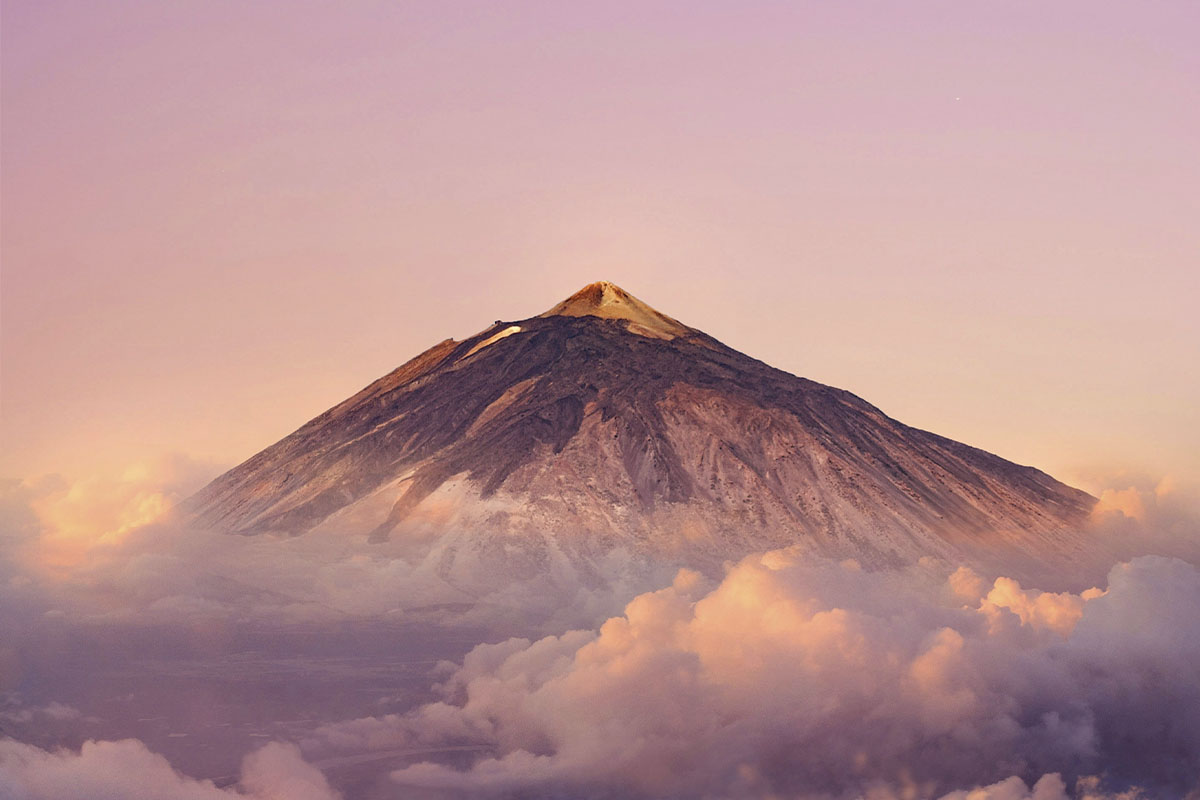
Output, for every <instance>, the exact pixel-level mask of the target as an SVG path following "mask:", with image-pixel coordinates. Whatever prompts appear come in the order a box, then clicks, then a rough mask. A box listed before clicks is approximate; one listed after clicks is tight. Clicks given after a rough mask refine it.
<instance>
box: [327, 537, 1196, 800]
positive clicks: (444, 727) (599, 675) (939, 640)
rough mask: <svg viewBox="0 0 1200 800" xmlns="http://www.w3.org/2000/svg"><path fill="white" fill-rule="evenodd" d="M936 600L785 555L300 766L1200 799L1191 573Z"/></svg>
mask: <svg viewBox="0 0 1200 800" xmlns="http://www.w3.org/2000/svg"><path fill="white" fill-rule="evenodd" d="M927 579H928V575H927V574H924V573H923V572H922V571H921V570H920V569H916V570H911V571H908V572H905V573H868V572H864V571H862V570H860V569H859V568H858V567H857V566H856V565H854V564H840V565H839V564H814V563H812V562H811V561H810V560H807V559H801V558H798V557H795V556H792V555H790V554H789V553H787V552H773V553H768V554H765V555H762V556H756V557H752V558H748V559H747V560H745V561H744V562H742V563H741V564H739V565H738V566H736V567H735V568H734V569H732V570H731V571H730V572H729V574H728V575H727V576H726V578H725V579H724V580H723V581H721V582H720V583H719V585H717V586H716V587H715V588H710V587H708V586H707V585H706V582H705V581H704V580H703V579H701V578H700V577H699V576H697V575H695V574H693V573H687V572H684V573H681V574H680V576H679V578H678V579H677V580H676V581H675V583H674V585H672V586H671V587H669V588H666V589H663V590H660V591H657V592H653V593H647V594H644V595H641V596H639V597H638V598H636V599H635V600H634V601H633V602H631V603H630V604H629V606H628V608H627V609H626V611H625V614H624V615H622V616H620V617H614V618H612V619H610V620H608V621H607V622H605V623H604V625H603V626H601V627H600V629H599V630H598V631H595V632H573V633H568V634H565V635H562V636H553V637H547V638H544V639H541V640H539V641H529V640H522V639H514V640H510V641H507V642H504V643H501V644H495V645H481V646H479V647H477V648H476V649H475V650H474V651H473V652H472V653H471V654H470V655H469V656H468V657H467V658H466V659H465V661H464V662H463V663H462V665H461V666H459V667H458V668H457V669H455V670H454V672H453V673H452V674H451V675H450V676H449V677H448V678H447V679H446V680H445V682H444V683H443V684H442V687H441V691H442V693H443V695H444V699H443V700H442V701H440V702H437V703H433V704H429V705H426V706H424V707H422V708H420V709H418V710H415V711H413V712H411V713H409V714H406V715H398V716H393V717H389V718H382V719H364V720H354V721H350V722H346V723H340V724H335V725H329V726H325V727H324V728H321V729H319V730H318V731H316V733H315V734H314V736H313V737H312V738H311V739H310V740H309V741H307V742H306V743H305V744H306V747H307V748H309V749H310V750H312V751H314V752H319V751H322V750H325V749H331V748H334V749H336V748H342V749H346V748H349V749H368V748H372V747H398V746H414V745H426V746H430V745H434V744H438V743H442V744H445V743H449V742H459V743H465V742H470V743H475V744H482V745H487V746H489V747H491V748H492V751H493V752H492V754H491V755H489V756H487V757H485V758H482V759H480V760H478V761H477V762H475V763H474V764H473V765H472V766H470V767H469V768H467V769H457V768H452V767H449V766H445V765H439V764H433V763H425V764H418V765H414V766H410V767H408V768H405V769H402V770H399V771H397V772H396V773H395V774H394V775H393V778H394V780H395V781H396V782H397V783H398V784H400V785H402V786H404V787H406V788H407V789H408V790H409V791H420V790H426V791H436V792H448V793H450V794H451V795H453V796H457V795H462V796H466V795H472V796H474V795H483V796H493V795H504V794H510V793H511V794H514V795H520V796H531V795H544V796H573V797H589V796H595V797H611V796H630V797H731V798H732V797H775V796H783V797H837V798H840V797H846V798H849V797H861V796H867V797H891V796H896V797H900V796H915V797H936V796H939V795H941V794H943V793H948V792H952V791H956V790H958V789H961V787H986V788H984V789H980V790H979V791H980V792H982V794H980V793H978V792H976V793H968V794H965V795H962V794H960V795H954V796H955V797H970V798H972V800H976V799H977V798H1002V797H1004V798H1007V797H1037V798H1039V799H1041V798H1050V797H1058V796H1064V791H1065V790H1064V789H1063V788H1062V787H1063V786H1071V787H1076V788H1078V787H1080V786H1082V787H1084V788H1087V787H1091V790H1092V794H1093V795H1096V796H1099V794H1098V793H1099V792H1101V791H1102V790H1103V791H1109V790H1112V791H1118V790H1119V791H1127V790H1129V789H1130V787H1136V786H1143V787H1149V788H1148V789H1147V790H1148V791H1153V792H1154V793H1155V794H1154V796H1160V794H1161V796H1180V795H1182V794H1184V793H1186V792H1187V791H1188V790H1189V789H1193V788H1195V787H1197V786H1198V785H1200V682H1197V680H1196V673H1195V665H1196V664H1198V663H1200V615H1198V614H1197V611H1198V610H1200V572H1198V571H1197V570H1196V568H1195V567H1193V566H1191V565H1189V564H1186V563H1184V562H1181V561H1178V560H1173V559H1166V558H1162V557H1144V558H1139V559H1135V560H1134V561H1132V562H1129V563H1125V564H1121V565H1118V566H1117V567H1115V568H1114V569H1113V570H1112V572H1111V574H1110V576H1109V581H1108V585H1107V587H1106V588H1105V589H1103V590H1101V589H1097V590H1094V591H1089V592H1084V593H1082V594H1078V595H1069V594H1046V593H1041V592H1037V591H1031V590H1027V589H1024V588H1022V587H1020V586H1019V585H1017V584H1016V583H1015V582H1012V581H1010V580H1008V579H1000V580H997V581H995V582H994V583H992V584H991V585H987V584H986V583H984V582H982V581H979V580H978V579H977V576H974V575H972V574H970V573H967V572H964V571H961V570H960V571H959V572H958V573H955V575H954V576H953V577H952V579H950V580H947V581H946V582H945V583H943V584H941V585H933V584H931V583H930V582H929V581H928V580H927ZM1051 774H1055V775H1058V776H1061V777H1060V778H1047V777H1044V776H1047V775H1051ZM1014 776H1015V777H1014ZM1089 776H1098V777H1089ZM1026 780H1028V781H1030V782H1031V783H1034V784H1035V785H1034V787H1033V788H1032V789H1030V788H1028V786H1027V785H1026V783H1025V782H1024V781H1026ZM1080 780H1083V783H1082V784H1080V783H1079V781H1080ZM1064 781H1066V782H1065V783H1064ZM992 784H995V785H992ZM417 796H419V795H417ZM1080 796H1082V795H1080Z"/></svg>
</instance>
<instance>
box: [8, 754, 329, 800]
mask: <svg viewBox="0 0 1200 800" xmlns="http://www.w3.org/2000/svg"><path fill="white" fill-rule="evenodd" d="M0 797H4V798H6V800H130V798H141V797H145V798H150V797H153V798H155V800H233V799H234V798H241V800H341V795H340V794H338V793H337V792H335V791H334V790H333V789H331V788H330V786H329V783H328V781H326V780H325V777H324V776H323V775H322V774H321V773H320V771H319V770H317V769H316V768H314V767H312V766H311V765H309V764H307V763H305V761H304V760H303V759H302V758H301V757H300V752H299V750H297V749H296V747H295V746H293V745H286V744H280V743H277V742H273V743H271V744H268V745H267V746H266V747H263V748H262V749H260V750H257V751H255V752H253V753H251V754H250V755H248V756H246V759H245V761H244V762H243V764H242V777H241V781H240V782H239V784H238V786H237V787H235V788H230V789H221V788H218V787H217V786H215V785H214V784H213V783H212V781H198V780H194V779H192V778H188V777H185V776H183V775H180V774H179V773H178V772H176V771H175V770H174V769H172V767H171V765H170V764H169V763H168V762H167V760H166V759H165V758H163V757H162V756H160V755H157V754H155V753H152V752H150V751H149V750H148V749H147V748H146V746H145V745H144V744H142V743H141V742H139V741H137V740H135V739H126V740H123V741H118V742H86V743H85V744H84V745H83V747H82V748H81V749H80V751H79V752H73V751H69V750H59V751H55V752H51V751H47V750H42V749H41V748H38V747H33V746H32V745H27V744H22V743H20V742H16V741H13V740H11V739H6V740H0Z"/></svg>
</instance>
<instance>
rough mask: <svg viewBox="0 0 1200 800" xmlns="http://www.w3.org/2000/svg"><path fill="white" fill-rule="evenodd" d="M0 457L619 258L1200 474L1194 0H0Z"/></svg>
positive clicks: (746, 316) (859, 372) (1079, 452)
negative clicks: (1102, 0) (1109, 0)
mask: <svg viewBox="0 0 1200 800" xmlns="http://www.w3.org/2000/svg"><path fill="white" fill-rule="evenodd" d="M2 35H3V43H2V44H3V47H2V55H3V98H2V101H3V130H2V136H3V140H2V143H3V176H2V190H3V191H2V195H3V196H2V202H3V239H2V242H3V253H2V257H3V263H2V268H3V276H2V277H3V286H2V292H3V293H2V319H0V322H2V325H3V337H2V343H0V346H2V376H0V379H2V386H0V388H2V392H3V394H2V407H0V422H2V428H3V446H2V448H0V451H2V455H0V474H3V475H8V476H14V477H20V476H30V475H35V474H38V473H43V472H51V471H62V472H67V473H69V474H79V473H83V472H87V471H94V470H105V469H114V468H118V467H120V466H123V465H125V464H127V463H129V462H131V461H136V460H141V459H147V458H152V457H155V456H157V455H160V454H162V453H166V452H182V453H187V454H190V455H191V456H193V457H196V458H201V459H206V460H210V461H212V462H214V463H215V464H217V465H222V466H226V465H230V464H232V463H234V462H237V461H240V460H242V459H243V458H245V457H247V456H249V455H250V454H252V453H253V452H254V451H256V450H258V449H260V448H261V447H263V446H265V445H267V444H269V443H271V442H272V441H274V440H276V439H278V438H280V437H281V436H283V435H285V434H287V433H288V432H290V431H291V430H293V429H294V428H296V427H297V426H298V425H299V424H301V423H303V422H304V421H305V420H307V419H308V418H310V417H312V416H314V415H316V414H317V413H319V412H320V411H322V410H324V409H325V408H326V407H328V406H330V405H332V404H333V403H335V402H337V401H339V400H341V399H342V398H344V397H345V396H347V395H349V394H351V393H352V392H354V391H355V390H357V389H358V388H360V387H361V386H362V385H364V384H366V383H367V382H369V381H370V380H372V379H374V378H375V377H377V376H378V375H380V374H382V373H384V372H386V371H387V370H389V369H391V368H392V367H394V366H396V365H397V364H399V363H401V362H403V361H405V360H407V359H408V358H409V357H411V356H413V355H415V354H416V353H417V352H419V351H420V350H422V349H424V348H425V347H427V346H429V345H431V344H433V343H434V342H436V341H439V340H441V339H443V338H446V337H448V336H453V337H456V338H462V337H464V336H467V335H470V334H472V333H474V332H476V331H478V330H479V329H481V328H483V327H485V326H486V325H488V324H490V323H491V322H492V320H494V319H496V318H498V317H501V318H505V319H515V318H520V317H524V316H529V315H532V314H535V313H538V312H540V311H542V310H544V309H546V308H548V307H550V306H551V305H553V304H554V303H555V302H557V301H558V300H560V299H562V298H563V297H565V296H566V295H568V294H569V293H571V292H572V291H574V290H576V289H578V288H579V287H580V286H582V285H583V284H585V283H588V282H590V281H593V280H598V279H607V280H612V281H615V282H617V283H619V284H621V285H622V286H623V287H624V288H626V289H627V290H629V291H631V292H633V293H634V294H636V295H638V296H639V297H641V298H642V299H643V300H646V301H647V302H649V303H650V304H652V305H654V306H656V307H657V308H659V309H661V310H663V311H664V312H666V313H668V314H671V315H672V316H675V317H678V318H679V319H681V320H683V321H684V322H686V323H688V324H691V325H694V326H696V327H700V328H703V329H705V330H706V331H708V332H709V333H711V334H713V335H714V336H716V337H717V338H719V339H722V340H723V341H725V342H727V343H728V344H730V345H732V346H734V347H737V348H738V349H740V350H743V351H745V352H747V353H750V354H751V355H754V356H756V357H759V358H761V359H763V360H765V361H767V362H769V363H772V364H774V365H776V366H779V367H782V368H784V369H787V370H789V371H792V372H796V373H798V374H801V375H804V376H806V377H810V378H813V379H815V380H820V381H823V382H826V383H831V384H834V385H837V386H841V387H843V388H846V389H849V390H851V391H854V392H855V393H857V394H859V395H861V396H863V397H865V398H866V399H868V400H869V401H871V402H873V403H875V404H876V405H879V406H880V407H881V408H883V410H885V411H886V412H888V413H889V414H891V415H892V416H895V417H897V418H899V419H901V420H903V421H905V422H908V423H910V424H914V425H917V426H919V427H923V428H928V429H932V430H935V431H937V432H939V433H942V434H945V435H948V436H952V437H954V438H957V439H960V440H964V441H967V442H969V443H971V444H975V445H978V446H981V447H984V448H986V449H989V450H992V451H994V452H997V453H999V454H1001V455H1003V456H1006V457H1008V458H1012V459H1014V460H1017V461H1020V462H1023V463H1033V464H1036V465H1038V466H1041V467H1043V468H1045V469H1047V470H1049V471H1051V472H1053V473H1055V474H1057V475H1059V476H1060V477H1063V478H1064V479H1068V480H1073V481H1075V482H1077V483H1082V484H1084V485H1085V488H1091V487H1087V485H1086V484H1087V481H1088V480H1090V479H1091V478H1090V477H1089V476H1090V475H1092V472H1091V470H1095V469H1109V470H1111V469H1118V468H1128V469H1133V470H1146V471H1149V472H1151V473H1154V474H1161V473H1171V474H1174V475H1177V476H1182V477H1183V478H1184V479H1187V480H1195V479H1198V478H1200V410H1198V409H1200V314H1198V313H1197V304H1198V301H1200V222H1198V220H1200V4H1197V3H1195V2H1193V1H1192V0H1180V1H1179V2H1145V3H1113V4H1097V3H1094V2H1083V1H1082V0H1081V1H1079V2H1054V3H1045V2H961V1H956V2H916V3H865V2H846V3H815V2H814V3H790V4H782V3H780V4H776V3H727V4H716V3H709V2H706V3H646V2H638V3H594V4H583V3H551V2H545V3H502V4H498V3H478V4H465V3H449V2H447V3H442V2H437V3H434V2H429V3H421V4H414V3H389V2H369V3H368V2H363V3H315V2H288V3H282V2H280V3H266V2H262V3H239V2H210V1H208V0H205V2H175V3H152V2H107V3H102V4H101V3H94V2H79V3H64V2H54V1H53V0H37V2H33V1H32V0H31V1H29V2H4V4H3V19H2Z"/></svg>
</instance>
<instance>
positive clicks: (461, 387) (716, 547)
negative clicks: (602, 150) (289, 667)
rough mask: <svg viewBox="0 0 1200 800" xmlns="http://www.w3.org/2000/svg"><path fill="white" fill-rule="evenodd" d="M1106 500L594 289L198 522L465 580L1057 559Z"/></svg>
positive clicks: (414, 384)
mask: <svg viewBox="0 0 1200 800" xmlns="http://www.w3.org/2000/svg"><path fill="white" fill-rule="evenodd" d="M1093 504H1094V499H1093V498H1091V497H1090V496H1088V495H1087V494H1085V493H1083V492H1080V491H1078V490H1075V489H1072V488H1070V487H1068V486H1065V485H1063V484H1062V483H1059V482H1058V481H1056V480H1054V479H1053V478H1051V477H1050V476H1048V475H1046V474H1044V473H1042V472H1039V471H1038V470H1036V469H1033V468H1031V467H1024V466H1018V465H1016V464H1013V463H1011V462H1009V461H1005V460H1004V459H1002V458H999V457H997V456H994V455H991V454H990V453H986V452H984V451H982V450H978V449H976V448H973V447H969V446H967V445H964V444H959V443H958V442H954V441H951V440H949V439H945V438H943V437H940V436H936V435H934V434H931V433H927V432H925V431H921V430H917V429H914V428H910V427H908V426H906V425H904V424H902V423H900V422H897V421H896V420H894V419H891V418H890V417H888V416H887V415H886V414H884V413H883V412H881V411H880V410H879V409H877V408H875V407H874V406H872V405H870V404H869V403H867V402H865V401H864V400H862V399H860V398H858V397H856V396H854V395H852V394H850V393H849V392H845V391H842V390H839V389H835V388H832V387H829V386H824V385H821V384H819V383H814V382H813V381H809V380H806V379H803V378H798V377H796V376H794V375H790V374H787V373H785V372H782V371H780V370H777V369H774V368H772V367H769V366H767V365H766V364H763V363H762V362H760V361H757V360H755V359H753V358H750V357H748V356H746V355H743V354H741V353H739V352H737V351H735V350H732V349H730V348H728V347H726V346H725V345H723V344H721V343H720V342H718V341H716V340H715V339H713V338H712V337H710V336H708V335H706V334H704V333H702V332H701V331H698V330H695V329H693V328H690V327H688V326H686V325H684V324H682V323H680V322H678V321H677V320H674V319H672V318H670V317H668V316H666V315H664V314H661V313H659V312H658V311H656V310H654V309H653V308H651V307H649V306H648V305H646V304H645V303H642V302H641V301H639V300H637V299H636V298H634V297H632V296H631V295H629V294H628V293H626V292H624V291H623V290H621V289H620V288H619V287H616V286H614V285H612V284H610V283H596V284H592V285H590V286H587V287H585V288H584V289H582V290H581V291H580V292H578V293H576V294H575V295H573V296H571V297H570V298H568V299H567V300H565V301H563V302H562V303H560V304H558V305H557V306H555V307H554V308H552V309H551V310H550V311H548V312H546V313H545V314H542V315H540V316H538V317H533V318H531V319H525V320H519V321H498V322H496V324H494V325H493V326H491V327H490V328H488V329H486V330H484V331H482V332H481V333H479V334H477V335H476V336H473V337H471V338H469V339H467V340H466V341H461V342H458V341H453V340H446V341H444V342H441V343H440V344H437V345H435V346H433V347H432V348H430V349H429V350H427V351H426V352H424V353H422V354H421V355H419V356H417V357H416V358H414V359H413V360H412V361H410V362H408V363H407V364H405V365H403V366H401V367H400V368H398V369H396V370H395V371H394V372H392V373H390V374H388V375H386V376H384V377H382V378H380V379H379V380H378V381H376V382H374V383H372V384H371V385H370V386H368V387H366V388H365V389H363V390H362V391H361V392H359V393H358V394H356V395H354V396H353V397H351V398H349V399H348V400H346V401H345V402H343V403H341V404H340V405H337V406H335V407H334V408H332V409H330V410H329V411H326V412H325V413H324V414H322V415H321V416H319V417H317V418H316V419H314V420H312V421H311V422H309V423H308V424H306V425H304V426H303V427H302V428H300V429H299V430H298V431H296V432H295V433H293V434H292V435H290V436H288V437H287V438H285V439H283V440H282V441H280V442H278V443H277V444H275V445H272V446H271V447H269V448H267V449H266V450H264V451H262V452H261V453H259V454H257V455H255V456H254V457H253V458H251V459H249V460H248V461H246V462H245V463H243V464H241V465H240V466H238V467H236V468H234V469H232V470H230V471H229V472H228V473H226V474H225V475H222V476H221V477H220V478H218V479H217V480H215V481H214V482H213V483H212V484H210V485H209V486H208V487H206V488H205V489H204V490H202V491H201V492H200V493H199V494H197V495H196V496H195V497H193V498H192V499H191V500H190V501H189V502H188V504H187V509H188V513H190V514H191V515H192V518H193V520H194V521H196V522H197V523H199V524H201V525H204V526H207V527H213V528H220V529H222V530H227V531H229V532H232V533H241V534H255V533H264V532H275V533H285V534H293V535H294V534H303V533H306V532H308V531H312V530H322V531H344V532H348V533H361V532H364V531H370V537H371V539H372V540H373V541H376V542H379V541H382V540H387V539H389V538H390V539H392V540H393V541H396V540H397V539H398V538H399V539H404V540H408V541H411V542H413V543H414V547H418V546H420V547H425V549H426V550H428V547H432V544H430V543H432V542H440V544H439V550H438V552H439V556H438V557H439V558H440V559H441V560H442V564H441V567H440V568H441V569H442V570H443V571H444V572H445V573H446V574H451V573H454V572H456V571H457V570H458V569H459V568H460V567H469V568H470V569H468V571H470V570H483V571H484V572H487V571H488V570H491V569H494V570H503V571H507V572H515V573H519V574H526V575H531V574H536V573H537V572H539V571H545V570H553V569H556V566H555V565H556V564H562V563H569V564H572V565H574V567H573V568H575V569H577V570H580V571H582V572H583V573H589V572H591V573H595V572H597V571H602V569H603V568H602V564H603V562H604V560H605V559H606V558H610V557H611V556H612V554H613V553H620V554H622V555H623V556H625V557H631V558H638V559H657V560H660V561H663V562H670V563H678V564H689V565H693V566H698V567H700V568H702V569H708V568H715V567H716V566H717V565H719V564H720V563H721V562H722V561H724V560H727V559H734V558H738V557H740V556H741V555H743V554H745V553H748V552H752V551H755V550H761V549H765V548H771V547H781V546H797V547H801V548H805V549H808V550H811V551H812V552H814V553H818V554H823V555H827V556H831V557H836V558H846V557H853V558H856V559H858V560H860V561H861V562H862V563H864V565H866V566H882V565H887V564H897V563H910V562H914V561H916V560H918V559H920V558H921V557H923V556H934V557H942V558H947V559H966V560H968V561H970V562H973V563H981V562H983V563H986V562H987V561H988V560H989V559H992V558H993V557H1000V556H1002V555H1003V556H1006V557H1007V556H1014V557H1020V558H1024V559H1026V561H1028V562H1029V563H1030V564H1035V563H1037V562H1042V561H1061V560H1068V559H1071V558H1073V557H1075V556H1076V555H1078V554H1079V553H1080V552H1082V550H1083V549H1084V548H1085V545H1086V542H1085V541H1084V540H1083V538H1082V536H1083V535H1082V534H1081V533H1080V532H1079V530H1080V525H1081V523H1082V522H1083V521H1084V520H1085V518H1086V517H1087V515H1088V513H1089V511H1090V509H1091V507H1092V505H1093ZM447 537H449V538H447ZM421 543H425V544H424V545H421Z"/></svg>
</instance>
